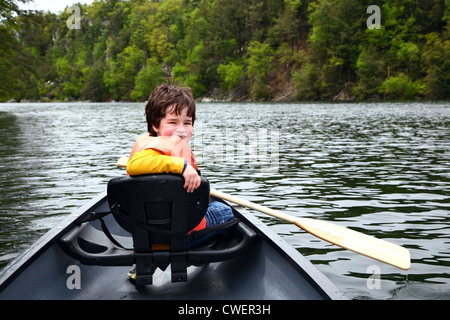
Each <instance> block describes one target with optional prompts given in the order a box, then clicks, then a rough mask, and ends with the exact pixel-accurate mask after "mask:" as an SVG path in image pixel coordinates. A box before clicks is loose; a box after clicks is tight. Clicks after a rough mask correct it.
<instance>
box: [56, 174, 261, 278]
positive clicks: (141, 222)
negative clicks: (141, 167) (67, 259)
mask: <svg viewBox="0 0 450 320" xmlns="http://www.w3.org/2000/svg"><path fill="white" fill-rule="evenodd" d="M201 179H202V183H201V186H200V187H199V188H198V189H196V190H195V191H194V192H193V193H187V192H186V191H185V189H184V188H183V185H184V179H183V178H182V177H181V176H179V175H175V174H155V175H142V176H123V177H119V178H115V179H112V180H111V181H109V183H108V191H107V195H108V203H109V207H110V209H111V212H102V213H92V216H91V217H90V218H89V219H87V220H86V221H85V222H84V223H82V224H81V225H80V226H78V227H76V228H74V230H72V231H71V232H69V233H67V234H66V235H65V236H64V237H63V238H62V239H61V240H60V245H61V247H62V248H63V250H64V251H65V252H66V253H68V254H69V255H70V256H72V257H74V258H76V259H77V260H79V261H80V262H81V263H83V264H87V265H115V266H120V265H130V266H131V265H133V264H136V284H137V285H147V284H152V274H153V271H154V268H155V267H160V268H161V269H163V270H164V269H165V268H166V267H167V266H168V265H169V264H170V266H171V272H172V282H181V281H187V266H188V265H190V264H193V265H198V264H204V263H209V262H217V261H223V260H227V259H230V258H233V257H235V256H237V255H239V254H241V253H242V252H243V251H244V250H245V249H246V248H247V247H248V246H249V244H250V243H251V242H252V240H253V238H254V237H255V236H256V234H255V233H254V232H253V231H252V230H251V229H249V228H248V227H247V226H245V225H244V224H243V223H240V222H238V221H236V223H235V224H234V226H232V227H228V228H227V229H226V231H225V232H224V233H223V234H222V235H221V236H220V238H215V239H212V240H210V241H208V242H207V243H205V244H203V245H201V246H199V247H196V248H189V247H188V240H189V239H191V238H193V237H196V236H197V235H201V234H202V233H205V232H208V230H206V231H201V232H197V233H196V232H193V233H190V232H189V231H190V230H192V229H193V228H195V227H196V226H197V225H198V224H199V223H200V221H201V220H202V219H203V217H204V215H205V213H206V210H207V208H208V205H209V201H210V199H209V198H210V197H209V182H208V180H207V179H205V178H204V177H202V178H201ZM108 213H112V215H113V217H114V218H115V220H116V221H117V223H118V224H119V225H120V226H121V227H122V228H123V229H124V230H126V231H127V232H128V233H129V234H131V237H132V240H133V241H132V248H129V249H125V248H124V247H125V245H124V246H122V245H121V244H120V241H119V240H118V238H120V237H116V239H115V238H114V236H113V235H111V234H109V231H108V230H107V228H106V227H105V225H106V224H105V222H104V221H103V219H102V217H105V216H106V215H107V214H108ZM98 219H99V220H100V221H101V225H102V229H103V231H102V230H98V232H97V233H95V232H92V230H90V232H83V231H82V229H83V228H86V227H88V226H86V224H88V225H89V224H92V223H93V222H92V221H94V220H98ZM90 227H91V229H92V226H90ZM102 233H103V234H102ZM95 234H97V236H93V235H95ZM105 235H106V236H107V237H105ZM100 239H101V240H100ZM105 239H106V240H105Z"/></svg>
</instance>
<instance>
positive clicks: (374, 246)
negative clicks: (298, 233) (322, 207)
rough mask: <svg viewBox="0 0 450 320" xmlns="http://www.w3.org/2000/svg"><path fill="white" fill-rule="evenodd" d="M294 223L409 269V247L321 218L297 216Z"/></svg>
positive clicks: (363, 252) (337, 243)
mask: <svg viewBox="0 0 450 320" xmlns="http://www.w3.org/2000/svg"><path fill="white" fill-rule="evenodd" d="M293 223H295V224H296V225H297V226H298V227H300V228H302V229H303V230H305V231H307V232H309V233H311V234H313V235H314V236H316V237H318V238H321V239H323V240H325V241H328V242H331V243H333V244H335V245H337V246H340V247H342V248H345V249H348V250H351V251H354V252H357V253H359V254H362V255H365V256H367V257H369V258H372V259H376V260H379V261H381V262H384V263H387V264H390V265H392V266H394V267H397V268H400V269H404V270H408V269H409V268H410V267H411V257H410V253H409V251H408V250H407V249H405V248H403V247H400V246H398V245H396V244H393V243H390V242H387V241H384V240H380V239H377V238H375V237H372V236H368V235H366V234H363V233H360V232H357V231H354V230H351V229H348V228H344V227H341V226H338V225H335V224H331V223H328V222H324V221H321V220H315V219H309V218H296V219H295V220H294V221H293Z"/></svg>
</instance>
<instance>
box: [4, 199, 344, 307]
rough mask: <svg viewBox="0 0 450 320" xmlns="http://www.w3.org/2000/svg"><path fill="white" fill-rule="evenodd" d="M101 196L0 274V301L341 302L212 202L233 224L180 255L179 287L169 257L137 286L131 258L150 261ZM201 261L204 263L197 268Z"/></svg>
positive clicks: (320, 278) (244, 214)
mask: <svg viewBox="0 0 450 320" xmlns="http://www.w3.org/2000/svg"><path fill="white" fill-rule="evenodd" d="M107 193H108V192H107V191H105V192H103V193H101V194H99V195H97V196H96V197H94V198H93V199H92V200H91V201H89V202H87V203H86V204H84V205H82V206H81V207H80V208H79V209H77V210H76V211H74V212H73V213H72V214H71V215H70V216H68V217H67V218H66V219H64V220H63V221H62V222H61V223H60V224H59V225H57V226H55V227H54V228H52V229H51V230H50V231H48V232H47V233H46V234H45V235H44V236H42V237H41V238H40V239H39V240H38V241H36V242H35V243H34V244H32V245H31V246H30V247H29V248H28V249H27V250H25V251H24V252H22V253H21V254H19V255H18V256H17V257H16V258H15V259H14V260H13V261H12V262H10V263H9V264H8V265H7V266H6V267H4V268H3V269H2V270H1V272H0V299H3V300H5V299H6V300H9V299H32V300H35V299H57V300H97V299H108V300H122V299H125V300H142V299H149V300H197V299H201V300H219V299H220V300H224V299H226V300H340V299H346V298H345V296H344V295H343V293H342V292H341V291H340V290H339V289H338V288H337V287H336V286H335V285H334V284H333V283H332V282H331V281H330V280H329V279H328V278H327V277H326V276H325V275H324V274H323V273H321V272H320V271H319V270H318V269H317V268H316V267H315V266H314V265H312V264H311V263H310V262H309V261H308V260H307V259H306V258H305V257H304V256H303V255H301V254H300V253H299V252H298V251H297V250H296V249H295V248H293V247H292V246H290V245H289V244H288V243H287V242H286V241H285V240H283V239H282V238H281V237H280V236H279V235H277V234H276V233H275V232H274V231H273V230H271V229H270V228H269V227H268V226H266V225H265V224H264V223H262V222H261V221H260V220H259V219H258V218H257V217H256V216H254V215H253V214H252V213H250V212H248V211H247V210H245V209H244V208H241V207H238V206H234V205H232V204H231V203H228V202H226V201H223V200H220V199H215V198H213V197H211V198H210V199H209V200H210V201H216V200H217V201H221V202H222V203H225V204H226V205H228V206H230V207H231V208H232V210H233V212H234V215H235V217H236V218H237V219H238V223H236V224H234V225H233V226H231V227H229V228H228V229H227V230H226V231H225V232H222V234H221V235H219V236H216V237H213V238H211V240H209V241H207V243H206V244H205V245H202V246H200V247H199V248H194V249H188V250H187V252H185V253H184V257H185V258H186V257H187V258H186V259H188V260H185V261H188V263H187V265H186V266H185V267H184V269H185V272H184V273H185V279H181V281H178V280H180V279H178V280H177V276H175V277H174V273H175V272H174V270H171V269H173V268H172V264H173V265H174V266H175V265H176V263H175V262H174V261H175V258H174V260H171V261H169V260H168V259H169V258H168V256H169V255H170V253H167V252H166V255H164V254H160V253H159V252H157V251H154V253H152V254H153V256H152V257H153V258H152V259H154V260H152V261H153V262H154V261H159V260H161V259H162V260H164V259H166V264H167V262H172V264H170V265H169V266H168V267H167V268H157V269H156V270H154V273H153V274H152V275H151V279H150V281H149V284H148V285H142V286H141V285H139V286H138V285H136V283H133V281H130V279H129V277H128V276H127V273H128V272H129V271H130V269H131V267H132V265H133V264H134V263H136V261H137V260H136V257H137V256H138V257H141V256H144V257H147V258H148V254H147V255H146V254H142V253H139V252H137V250H132V249H133V239H134V238H133V235H131V234H130V232H129V231H128V230H125V229H124V228H123V223H122V225H121V223H119V222H120V219H118V218H117V216H115V215H113V214H107V213H108V212H109V211H110V210H111V206H110V203H109V201H108V194H107ZM94 212H95V213H103V214H102V219H101V220H99V219H93V218H92V216H93V213H94ZM118 220H119V222H118ZM102 222H103V223H104V225H106V226H107V228H106V230H108V231H107V232H109V233H110V234H111V235H110V236H107V235H106V233H105V230H104V228H102ZM113 242H117V245H116V244H114V243H113ZM119 244H120V245H122V246H123V247H124V248H120V247H119V246H118V245H119ZM126 247H128V248H126ZM129 247H131V249H130V248H129ZM163 252H164V251H163ZM173 255H174V256H175V253H173ZM204 257H207V259H206V260H205V261H207V262H206V263H202V261H203V260H202V258H204ZM139 259H141V258H139ZM158 259H159V260H158ZM208 259H209V260H208ZM144 260H145V259H144ZM139 261H141V260H139ZM182 261H184V260H182ZM178 265H180V264H178ZM182 271H183V267H182V268H181V273H183V272H182ZM174 278H175V280H174Z"/></svg>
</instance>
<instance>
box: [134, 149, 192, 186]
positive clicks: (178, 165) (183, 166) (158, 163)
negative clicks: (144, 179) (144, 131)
mask: <svg viewBox="0 0 450 320" xmlns="http://www.w3.org/2000/svg"><path fill="white" fill-rule="evenodd" d="M127 172H128V174H129V175H132V176H133V175H140V174H150V173H177V174H181V175H183V178H184V188H185V189H186V191H187V192H193V191H194V190H195V189H197V188H198V187H199V186H200V183H201V179H200V177H199V175H198V173H197V171H196V170H195V169H194V168H193V167H192V166H191V165H190V164H188V163H187V161H185V160H184V159H183V158H179V157H173V156H166V155H163V154H160V153H159V152H158V151H155V150H152V149H146V150H143V151H140V152H137V153H135V154H134V155H133V156H132V157H131V158H130V159H129V160H128V163H127Z"/></svg>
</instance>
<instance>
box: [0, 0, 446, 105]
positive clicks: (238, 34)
mask: <svg viewBox="0 0 450 320" xmlns="http://www.w3.org/2000/svg"><path fill="white" fill-rule="evenodd" d="M18 1H21V2H26V1H27V0H4V1H1V2H0V41H1V46H0V101H8V100H11V99H15V100H17V101H20V100H23V99H33V100H43V101H51V100H65V99H76V100H91V101H108V100H112V99H114V100H126V101H143V100H145V99H147V97H148V95H149V94H150V92H151V90H152V89H153V88H155V87H156V86H157V85H158V84H160V83H162V82H164V81H167V79H170V81H173V82H175V83H178V84H180V85H186V86H190V87H191V89H192V92H193V93H194V95H195V97H202V96H213V97H214V98H220V97H223V96H231V97H233V98H236V99H244V98H247V99H253V100H271V99H280V97H283V98H284V97H288V98H286V99H292V98H294V99H299V100H329V99H334V98H338V97H341V96H346V97H353V98H355V99H384V98H386V99H414V98H417V97H421V98H428V99H448V98H449V94H450V93H449V88H450V70H449V69H450V63H449V61H450V59H449V55H450V32H449V25H448V23H449V22H450V1H448V0H429V1H416V0H389V1H388V0H375V1H373V0H248V1H241V0H239V1H238V0H161V1H151V0H128V1H126V0H96V1H94V2H93V3H92V4H90V5H79V6H80V9H81V13H82V14H81V23H80V25H81V29H70V28H68V26H67V24H66V21H67V20H68V19H69V18H70V17H71V15H72V13H71V12H70V10H69V12H66V11H64V12H61V13H60V14H52V13H49V12H46V13H44V12H21V11H20V10H19V9H18V7H17V3H18ZM370 5H377V6H379V8H380V9H381V28H380V29H368V28H367V25H366V21H367V19H368V18H369V15H370V14H368V13H367V12H366V9H367V8H368V7H369V6H370ZM343 91H345V92H346V94H345V95H341V93H342V92H343Z"/></svg>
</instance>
